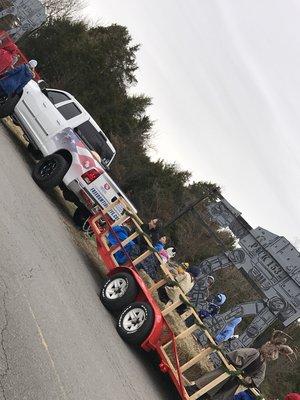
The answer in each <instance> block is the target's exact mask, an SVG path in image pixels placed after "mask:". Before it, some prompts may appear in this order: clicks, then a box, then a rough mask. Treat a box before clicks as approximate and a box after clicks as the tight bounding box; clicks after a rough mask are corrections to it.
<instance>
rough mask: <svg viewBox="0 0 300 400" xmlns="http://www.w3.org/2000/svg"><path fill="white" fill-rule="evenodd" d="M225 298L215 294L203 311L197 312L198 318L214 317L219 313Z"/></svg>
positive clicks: (221, 294)
mask: <svg viewBox="0 0 300 400" xmlns="http://www.w3.org/2000/svg"><path fill="white" fill-rule="evenodd" d="M226 300H227V297H226V295H225V294H224V293H217V294H216V295H215V296H214V297H213V299H212V301H211V302H209V303H208V305H207V307H206V308H205V309H202V310H199V317H200V318H209V317H214V316H215V315H217V314H218V313H219V311H220V307H221V306H222V305H223V304H224V303H225V302H226Z"/></svg>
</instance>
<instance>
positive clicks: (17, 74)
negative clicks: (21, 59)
mask: <svg viewBox="0 0 300 400" xmlns="http://www.w3.org/2000/svg"><path fill="white" fill-rule="evenodd" d="M36 66H37V61H36V60H30V61H29V62H28V64H22V65H19V66H18V67H16V68H13V69H11V70H9V71H7V72H6V73H5V74H4V76H3V77H2V78H1V79H0V97H8V96H13V95H15V94H20V93H21V92H22V90H23V88H24V86H25V85H27V83H28V82H29V81H30V80H31V79H33V78H34V76H35V68H36Z"/></svg>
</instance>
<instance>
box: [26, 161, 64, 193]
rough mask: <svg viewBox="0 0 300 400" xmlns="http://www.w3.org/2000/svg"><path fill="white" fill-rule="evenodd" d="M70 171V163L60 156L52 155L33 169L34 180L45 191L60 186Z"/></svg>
mask: <svg viewBox="0 0 300 400" xmlns="http://www.w3.org/2000/svg"><path fill="white" fill-rule="evenodd" d="M68 169H69V163H68V161H67V160H65V159H64V158H63V157H62V156H61V155H60V154H51V155H50V156H47V157H45V158H43V159H42V160H40V161H39V162H38V163H37V164H36V165H35V166H34V168H33V171H32V178H33V180H34V181H35V183H36V184H37V185H38V186H39V187H40V188H41V189H43V190H50V189H53V188H54V187H55V186H58V185H59V184H60V183H61V182H62V180H63V177H64V176H65V174H66V173H67V171H68Z"/></svg>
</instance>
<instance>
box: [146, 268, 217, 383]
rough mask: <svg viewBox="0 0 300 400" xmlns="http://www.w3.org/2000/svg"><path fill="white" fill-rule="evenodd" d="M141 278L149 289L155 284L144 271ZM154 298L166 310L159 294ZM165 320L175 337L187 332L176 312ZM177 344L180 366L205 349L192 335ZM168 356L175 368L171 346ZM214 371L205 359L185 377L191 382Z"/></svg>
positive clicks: (171, 313) (209, 362) (194, 366)
mask: <svg viewBox="0 0 300 400" xmlns="http://www.w3.org/2000/svg"><path fill="white" fill-rule="evenodd" d="M140 276H141V277H142V279H143V281H144V282H145V283H146V285H147V287H150V286H152V285H153V284H154V282H153V280H152V279H151V278H150V277H149V276H148V275H147V274H146V272H144V271H143V270H142V271H140ZM153 297H154V299H155V301H156V302H157V304H158V306H159V308H160V309H161V310H163V309H164V308H165V304H164V303H163V302H161V301H160V299H159V297H158V294H157V292H154V293H153ZM165 318H166V320H167V322H168V323H169V325H170V327H171V328H172V331H173V332H174V334H175V335H179V334H180V333H181V332H183V331H185V330H186V328H187V327H186V325H185V323H184V321H183V320H182V318H181V317H180V315H179V314H178V313H177V312H176V311H172V312H170V313H169V314H168V315H167V316H166V317H165ZM176 344H177V352H178V358H179V362H180V365H183V364H185V363H186V362H187V361H189V360H191V359H192V358H193V357H195V356H196V355H198V354H199V353H200V352H201V350H203V347H202V346H200V344H199V343H198V342H197V341H196V339H195V338H194V337H193V336H192V335H189V336H187V337H186V338H184V339H179V340H178V341H177V342H176ZM167 354H168V356H169V358H170V359H171V361H172V363H173V365H174V366H175V360H174V357H173V352H172V349H171V346H168V347H167ZM213 369H214V366H213V364H212V362H211V361H210V360H209V359H208V358H205V359H204V360H201V361H198V362H197V363H196V364H194V365H193V366H192V367H191V368H190V369H188V370H187V371H186V373H185V374H184V375H185V376H186V377H187V378H188V379H189V380H195V379H196V378H199V377H200V376H201V375H203V374H205V373H206V372H209V371H212V370H213Z"/></svg>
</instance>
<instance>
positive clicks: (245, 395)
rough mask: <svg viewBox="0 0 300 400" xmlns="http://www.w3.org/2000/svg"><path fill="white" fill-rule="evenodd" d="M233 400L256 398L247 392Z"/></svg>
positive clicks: (237, 395) (239, 394) (253, 399)
mask: <svg viewBox="0 0 300 400" xmlns="http://www.w3.org/2000/svg"><path fill="white" fill-rule="evenodd" d="M233 400H255V396H254V395H253V394H252V393H251V392H250V391H249V390H246V391H245V392H240V393H238V394H236V395H235V396H234V397H233Z"/></svg>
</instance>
